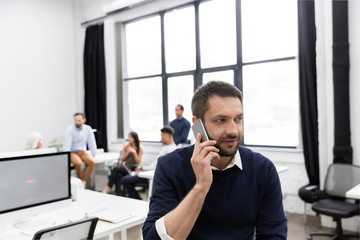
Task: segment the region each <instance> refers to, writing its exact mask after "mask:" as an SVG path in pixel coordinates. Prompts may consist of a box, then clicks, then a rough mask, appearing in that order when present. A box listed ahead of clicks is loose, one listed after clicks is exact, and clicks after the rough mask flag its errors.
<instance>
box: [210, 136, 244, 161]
mask: <svg viewBox="0 0 360 240" xmlns="http://www.w3.org/2000/svg"><path fill="white" fill-rule="evenodd" d="M209 137H210V136H209ZM210 139H213V138H210ZM223 139H233V140H236V141H237V143H236V145H234V146H232V147H231V148H230V149H225V148H223V147H221V146H220V145H221V143H222V140H223ZM240 142H241V136H240V135H239V134H237V135H223V136H221V137H220V138H219V139H218V140H216V144H215V147H216V148H217V149H219V150H220V151H219V155H220V157H232V156H235V154H236V152H237V150H238V148H239V145H240Z"/></svg>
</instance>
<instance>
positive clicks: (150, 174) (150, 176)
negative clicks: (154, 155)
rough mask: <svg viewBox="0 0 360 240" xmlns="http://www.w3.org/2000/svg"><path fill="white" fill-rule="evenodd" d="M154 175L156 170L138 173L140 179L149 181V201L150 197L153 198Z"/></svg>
mask: <svg viewBox="0 0 360 240" xmlns="http://www.w3.org/2000/svg"><path fill="white" fill-rule="evenodd" d="M154 174H155V170H150V171H141V172H139V173H138V177H141V178H147V179H149V194H148V199H150V196H151V193H152V185H153V179H154Z"/></svg>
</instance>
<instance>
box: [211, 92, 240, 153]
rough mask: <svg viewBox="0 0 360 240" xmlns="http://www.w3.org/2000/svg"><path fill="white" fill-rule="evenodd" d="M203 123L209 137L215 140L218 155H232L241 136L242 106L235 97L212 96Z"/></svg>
mask: <svg viewBox="0 0 360 240" xmlns="http://www.w3.org/2000/svg"><path fill="white" fill-rule="evenodd" d="M208 104H209V106H210V109H209V110H208V111H206V112H205V114H204V125H205V129H206V131H207V133H208V136H209V138H210V139H213V140H216V141H217V143H216V145H215V146H216V147H217V148H218V149H219V150H220V152H219V154H220V156H225V157H229V156H234V155H235V154H236V152H237V149H238V147H239V144H240V142H241V139H242V136H243V107H242V103H241V102H240V99H239V98H237V97H219V96H212V97H210V98H209V99H208Z"/></svg>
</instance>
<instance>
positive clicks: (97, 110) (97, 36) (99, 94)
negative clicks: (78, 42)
mask: <svg viewBox="0 0 360 240" xmlns="http://www.w3.org/2000/svg"><path fill="white" fill-rule="evenodd" d="M104 51H105V50H104V25H103V24H101V25H94V26H90V27H88V28H87V29H86V35H85V49H84V81H85V84H84V85H85V114H86V118H87V122H86V123H87V124H88V125H90V126H91V127H92V128H94V129H97V132H96V133H95V137H96V143H97V145H98V148H104V150H105V151H107V131H106V130H107V128H106V74H105V52H104Z"/></svg>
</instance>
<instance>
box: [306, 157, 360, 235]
mask: <svg viewBox="0 0 360 240" xmlns="http://www.w3.org/2000/svg"><path fill="white" fill-rule="evenodd" d="M359 183H360V166H355V165H351V164H341V163H333V164H331V165H330V166H329V167H328V170H327V173H326V178H325V187H324V191H325V193H326V194H327V195H328V196H329V198H326V199H322V200H319V201H316V202H314V203H313V204H312V210H314V211H315V212H316V213H319V214H324V215H327V216H330V217H333V220H334V221H335V222H336V231H335V232H334V233H311V234H310V235H309V236H308V240H311V239H312V237H313V236H330V237H332V238H331V239H343V238H344V237H357V238H358V237H359V235H358V234H354V235H353V234H343V230H342V225H341V219H342V218H349V217H353V216H356V215H360V207H359V203H358V202H357V203H350V202H346V201H345V199H346V198H345V192H346V191H348V190H349V189H351V188H353V187H354V186H356V185H357V184H359Z"/></svg>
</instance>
